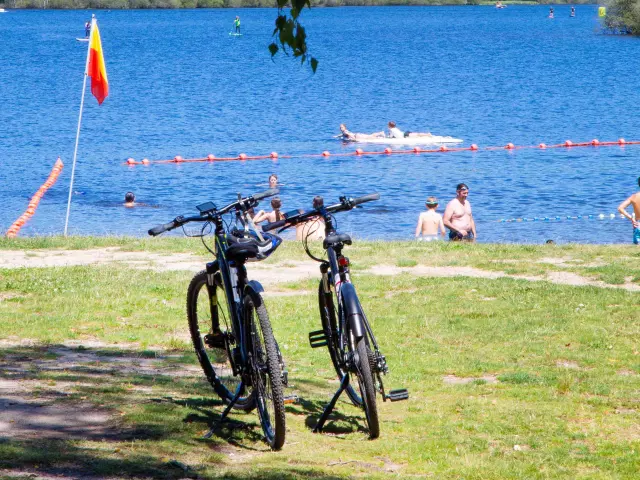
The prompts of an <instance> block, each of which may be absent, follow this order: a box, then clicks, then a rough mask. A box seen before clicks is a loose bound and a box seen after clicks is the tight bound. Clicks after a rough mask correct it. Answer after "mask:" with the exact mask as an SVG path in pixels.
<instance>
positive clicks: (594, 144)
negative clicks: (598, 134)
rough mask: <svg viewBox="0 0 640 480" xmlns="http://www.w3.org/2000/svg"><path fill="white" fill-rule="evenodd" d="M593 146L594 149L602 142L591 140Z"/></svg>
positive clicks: (595, 139)
mask: <svg viewBox="0 0 640 480" xmlns="http://www.w3.org/2000/svg"><path fill="white" fill-rule="evenodd" d="M591 145H593V146H594V147H595V146H598V145H600V140H598V139H597V138H594V139H593V140H591Z"/></svg>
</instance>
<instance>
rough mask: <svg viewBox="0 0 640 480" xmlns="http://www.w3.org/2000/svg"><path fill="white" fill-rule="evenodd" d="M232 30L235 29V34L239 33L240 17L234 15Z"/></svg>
mask: <svg viewBox="0 0 640 480" xmlns="http://www.w3.org/2000/svg"><path fill="white" fill-rule="evenodd" d="M233 28H235V33H240V17H239V16H238V15H236V19H235V20H234V21H233Z"/></svg>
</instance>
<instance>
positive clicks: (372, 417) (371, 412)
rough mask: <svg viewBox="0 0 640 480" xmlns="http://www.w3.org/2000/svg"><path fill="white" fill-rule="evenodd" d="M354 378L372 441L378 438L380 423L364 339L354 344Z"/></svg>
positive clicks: (373, 382)
mask: <svg viewBox="0 0 640 480" xmlns="http://www.w3.org/2000/svg"><path fill="white" fill-rule="evenodd" d="M356 353H357V360H356V376H357V377H358V384H359V386H360V394H361V395H362V400H363V402H362V407H363V408H364V413H365V416H366V417H367V425H368V426H369V438H371V439H374V438H378V437H379V436H380V422H379V420H378V407H377V405H376V389H375V381H374V378H373V374H372V373H371V361H370V358H369V349H368V348H367V343H366V341H365V338H364V337H363V338H360V339H359V340H358V341H357V343H356Z"/></svg>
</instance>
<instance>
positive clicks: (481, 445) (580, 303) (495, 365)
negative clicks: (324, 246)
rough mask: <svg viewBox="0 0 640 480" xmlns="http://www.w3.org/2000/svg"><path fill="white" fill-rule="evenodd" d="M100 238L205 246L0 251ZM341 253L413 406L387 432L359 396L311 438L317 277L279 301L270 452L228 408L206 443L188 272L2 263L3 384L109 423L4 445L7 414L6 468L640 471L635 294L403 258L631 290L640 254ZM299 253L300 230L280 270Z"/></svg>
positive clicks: (208, 403)
mask: <svg viewBox="0 0 640 480" xmlns="http://www.w3.org/2000/svg"><path fill="white" fill-rule="evenodd" d="M105 246H121V247H122V248H123V249H127V250H152V251H156V252H161V253H162V252H166V253H172V252H196V253H198V252H201V251H202V249H201V247H198V246H197V243H196V242H194V241H187V240H182V239H172V238H170V239H161V240H160V241H158V239H154V240H146V239H145V240H131V239H126V238H123V239H83V238H76V239H71V240H68V241H65V240H64V239H60V238H55V237H53V238H43V239H25V240H6V239H3V240H0V251H1V250H13V249H39V248H73V249H76V248H83V249H84V248H98V247H105ZM346 253H347V254H348V255H349V257H350V258H351V259H352V262H353V265H354V267H353V271H354V282H355V284H356V287H357V289H358V292H359V295H360V298H361V300H362V303H363V305H364V308H365V310H366V311H367V314H368V316H369V317H370V320H371V322H372V326H373V328H374V331H375V333H376V336H377V339H378V341H379V343H380V346H381V350H382V352H383V353H384V354H385V355H386V356H387V361H388V364H389V368H390V375H388V376H387V377H386V384H385V386H386V387H387V388H388V389H392V388H400V387H406V388H408V389H409V392H410V399H409V401H407V402H398V403H389V402H386V403H382V402H381V401H379V413H380V419H381V437H380V438H379V439H377V440H375V441H370V440H368V437H367V434H366V430H365V422H364V415H363V412H362V411H360V410H358V409H356V408H354V407H352V406H350V405H349V404H348V403H347V402H346V401H341V402H339V403H338V406H337V408H336V413H335V414H334V415H333V416H332V417H331V421H330V422H329V423H328V426H327V427H326V433H323V434H313V433H312V432H311V429H312V428H313V426H314V425H315V422H316V420H317V417H318V415H319V413H320V412H321V410H322V408H323V406H324V404H325V403H326V402H327V401H328V400H329V398H330V396H331V395H332V394H333V392H334V391H335V389H336V388H337V380H336V378H335V374H334V373H332V368H331V364H330V360H329V356H328V354H327V351H326V349H322V348H320V349H311V348H310V347H309V345H308V340H307V334H308V332H309V331H311V330H316V329H318V328H319V319H318V313H317V300H316V298H315V296H314V295H313V294H312V293H305V292H314V291H315V290H316V288H317V281H316V280H313V281H311V280H310V281H302V282H296V283H292V284H289V285H286V289H287V290H289V291H290V292H292V293H294V294H293V295H287V296H269V297H267V299H266V304H267V308H268V309H269V314H270V317H271V319H272V324H273V328H274V332H275V335H276V338H277V339H278V342H279V343H280V346H281V349H282V352H283V354H284V356H285V361H286V362H287V366H288V370H289V378H290V381H289V383H290V388H289V389H288V390H287V392H286V393H287V394H296V395H298V396H299V397H300V402H299V403H297V404H293V405H289V406H287V440H286V443H285V446H284V449H283V450H282V451H281V452H278V453H272V452H270V451H268V449H267V448H266V446H265V444H264V443H263V442H262V441H261V436H262V432H261V429H260V426H259V422H258V417H257V415H256V413H255V412H252V413H249V414H241V413H236V414H232V415H231V420H232V421H231V422H230V423H229V424H228V425H227V426H225V427H223V428H222V429H220V430H218V431H217V432H216V434H215V435H214V436H213V437H212V438H211V439H208V440H203V439H202V435H203V433H204V432H206V431H207V430H208V428H209V426H210V424H211V423H212V422H213V421H215V420H216V419H217V418H218V417H219V415H220V413H221V411H222V405H221V403H220V402H219V401H218V400H217V398H216V397H215V395H212V393H213V392H212V391H211V388H210V387H209V386H208V384H207V383H206V382H205V381H203V378H204V377H203V376H202V375H201V374H200V373H199V371H198V369H199V366H198V364H197V360H196V359H195V355H194V354H193V353H192V348H191V346H190V344H189V337H188V327H187V323H186V314H185V305H184V302H185V293H186V287H187V285H188V282H189V280H190V277H191V274H190V273H188V272H182V271H173V272H155V271H151V270H144V269H137V268H132V267H128V266H123V265H108V266H104V265H103V266H75V267H60V268H42V269H36V268H21V269H0V332H1V333H0V387H2V385H3V382H9V383H5V384H9V385H16V386H21V387H20V388H24V389H25V391H24V392H22V393H21V392H20V391H13V392H11V393H12V394H16V395H17V394H20V395H21V397H20V398H23V399H24V398H27V397H28V398H29V399H33V401H36V400H37V401H41V402H44V403H46V405H50V406H51V408H53V409H55V408H60V409H61V410H63V411H64V409H66V410H67V411H74V409H75V410H76V411H77V412H83V411H84V410H83V409H89V410H90V411H92V412H98V413H100V414H101V415H103V416H104V417H105V418H106V420H105V421H103V422H102V423H100V429H98V430H96V431H90V432H88V431H86V430H85V431H73V429H70V428H69V429H68V435H64V436H62V437H61V438H52V437H48V436H47V435H42V436H29V435H22V436H17V437H11V436H6V437H4V438H3V436H2V432H3V431H4V430H2V428H3V427H2V422H1V421H0V469H2V468H4V469H13V470H15V471H22V472H28V473H38V472H42V473H43V474H44V473H46V474H48V475H66V476H69V477H72V476H74V475H75V476H76V477H77V476H80V475H93V476H97V477H109V476H113V477H148V478H184V477H192V478H195V477H200V478H230V479H234V478H238V479H239V478H267V479H271V478H272V479H276V478H277V479H280V478H349V477H362V478H386V477H393V476H395V477H399V478H411V477H420V478H424V477H427V478H438V479H440V478H444V479H505V478H518V479H520V478H521V479H547V478H553V479H556V478H562V479H621V478H622V479H624V478H628V479H635V478H638V472H639V471H640V354H639V350H640V345H639V339H640V320H639V319H640V314H639V313H638V312H639V311H640V310H639V309H640V293H636V292H630V291H627V290H624V289H618V288H598V287H594V286H582V287H576V286H567V285H556V284H552V283H549V282H544V281H537V282H531V281H527V280H520V279H513V278H498V279H493V280H488V279H482V278H472V277H456V278H429V277H418V276H415V275H412V274H411V273H410V270H411V267H412V266H414V265H431V266H471V267H476V268H482V269H484V270H494V271H498V270H499V271H505V272H507V273H517V274H523V275H542V274H546V273H549V272H553V271H570V272H576V273H579V274H581V275H584V276H587V277H589V278H592V279H595V280H601V281H603V282H605V283H607V284H611V285H616V284H620V283H624V282H631V283H636V284H637V283H638V282H639V281H640V250H638V249H633V248H629V247H626V246H580V245H567V246H546V245H544V246H522V245H520V246H518V245H462V244H448V243H443V244H440V245H424V244H414V243H406V242H405V243H400V242H390V243H378V242H362V243H361V244H356V245H354V246H353V247H349V248H348V250H347V251H346ZM303 255H304V253H303V252H302V250H301V249H300V247H299V245H297V244H296V243H295V242H289V243H285V245H283V247H282V248H281V251H278V252H277V253H276V256H275V258H273V259H269V262H276V263H277V262H283V261H286V260H290V259H292V260H301V259H302V258H303ZM377 264H390V265H395V266H403V267H408V268H407V272H406V273H402V274H400V275H395V276H371V275H365V274H362V273H358V272H359V271H362V270H364V269H365V268H369V267H373V266H375V265H377ZM249 272H251V267H249ZM296 292H298V293H299V294H296ZM25 339H28V340H31V341H32V342H31V344H29V345H25V344H24V340H25ZM21 341H23V344H22V345H21V344H20V342H21ZM70 342H71V343H70ZM63 344H64V345H63ZM5 392H7V390H2V389H0V407H2V406H3V405H5V407H3V408H7V409H11V408H15V409H16V412H20V411H30V410H28V408H30V407H29V406H28V405H26V406H24V405H23V406H21V407H20V408H24V409H26V410H19V409H18V405H11V404H7V403H6V402H5V403H4V404H3V403H2V402H3V399H2V398H1V397H3V396H5V395H4V393H5ZM345 398H346V397H345ZM378 398H379V397H378ZM6 405H9V406H6ZM47 408H49V407H47ZM0 414H2V411H1V410H0ZM78 415H79V414H78ZM1 418H2V417H0V420H1ZM44 430H46V429H45V428H44V426H43V431H44ZM0 475H1V474H0Z"/></svg>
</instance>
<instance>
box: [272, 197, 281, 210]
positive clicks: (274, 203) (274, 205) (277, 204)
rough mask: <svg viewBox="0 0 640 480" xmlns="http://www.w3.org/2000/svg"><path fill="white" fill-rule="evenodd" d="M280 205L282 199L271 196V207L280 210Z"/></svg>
mask: <svg viewBox="0 0 640 480" xmlns="http://www.w3.org/2000/svg"><path fill="white" fill-rule="evenodd" d="M280 207H282V200H280V197H274V198H272V199H271V208H273V209H274V210H280Z"/></svg>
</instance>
